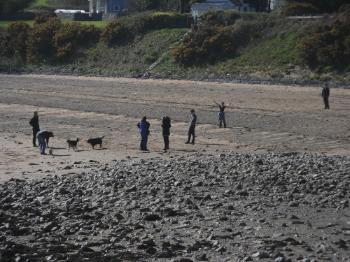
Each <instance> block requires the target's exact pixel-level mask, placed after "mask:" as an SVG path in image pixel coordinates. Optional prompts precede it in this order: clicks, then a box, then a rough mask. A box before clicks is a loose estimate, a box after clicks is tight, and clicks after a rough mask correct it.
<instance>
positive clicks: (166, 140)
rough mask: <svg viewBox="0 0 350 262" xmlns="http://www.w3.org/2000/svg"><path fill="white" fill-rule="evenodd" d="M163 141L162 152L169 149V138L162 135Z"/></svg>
mask: <svg viewBox="0 0 350 262" xmlns="http://www.w3.org/2000/svg"><path fill="white" fill-rule="evenodd" d="M163 139H164V150H167V149H169V136H168V135H163Z"/></svg>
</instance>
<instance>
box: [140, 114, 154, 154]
mask: <svg viewBox="0 0 350 262" xmlns="http://www.w3.org/2000/svg"><path fill="white" fill-rule="evenodd" d="M150 126H151V124H150V123H149V122H148V121H147V117H146V116H144V117H143V118H142V120H141V121H140V122H139V123H138V124H137V127H138V128H139V131H140V135H141V143H140V150H141V151H149V150H148V148H147V142H148V136H149V134H150V131H149V128H150Z"/></svg>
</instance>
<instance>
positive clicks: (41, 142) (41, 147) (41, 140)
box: [36, 130, 48, 155]
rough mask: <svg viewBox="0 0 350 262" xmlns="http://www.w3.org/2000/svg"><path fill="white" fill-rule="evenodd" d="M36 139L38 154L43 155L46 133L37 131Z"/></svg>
mask: <svg viewBox="0 0 350 262" xmlns="http://www.w3.org/2000/svg"><path fill="white" fill-rule="evenodd" d="M36 137H37V139H38V143H39V150H40V154H42V155H45V149H46V146H47V144H46V141H47V137H48V131H45V130H43V131H39V132H38V133H37V134H36Z"/></svg>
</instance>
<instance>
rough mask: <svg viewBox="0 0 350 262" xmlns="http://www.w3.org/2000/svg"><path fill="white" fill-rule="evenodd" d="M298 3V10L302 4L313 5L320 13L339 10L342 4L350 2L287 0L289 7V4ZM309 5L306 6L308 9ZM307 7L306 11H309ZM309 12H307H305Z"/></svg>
mask: <svg viewBox="0 0 350 262" xmlns="http://www.w3.org/2000/svg"><path fill="white" fill-rule="evenodd" d="M294 4H297V6H300V5H301V6H300V7H298V10H301V9H300V8H302V5H303V4H305V5H308V6H309V7H310V6H313V7H314V8H316V9H317V11H318V13H333V12H336V11H338V10H339V8H341V6H343V5H346V4H349V0H287V5H286V6H287V7H288V6H289V5H294ZM309 7H305V8H306V9H308V8H309ZM306 9H305V11H307V10H306ZM305 14H307V13H305Z"/></svg>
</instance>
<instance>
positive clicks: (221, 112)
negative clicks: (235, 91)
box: [214, 100, 226, 128]
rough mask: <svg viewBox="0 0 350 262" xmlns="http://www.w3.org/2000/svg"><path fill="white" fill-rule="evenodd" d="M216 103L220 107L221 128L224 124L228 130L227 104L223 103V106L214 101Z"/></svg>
mask: <svg viewBox="0 0 350 262" xmlns="http://www.w3.org/2000/svg"><path fill="white" fill-rule="evenodd" d="M214 103H215V104H216V105H217V106H218V107H219V127H220V128H221V127H222V124H224V128H226V118H225V108H226V106H225V103H224V102H221V105H220V104H219V103H218V102H216V101H215V100H214Z"/></svg>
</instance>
